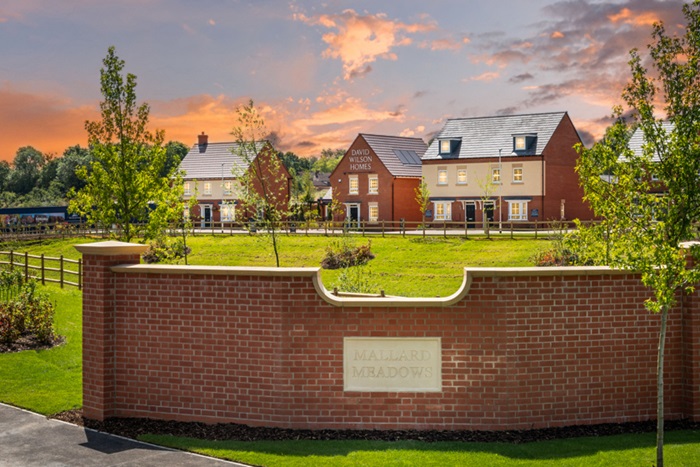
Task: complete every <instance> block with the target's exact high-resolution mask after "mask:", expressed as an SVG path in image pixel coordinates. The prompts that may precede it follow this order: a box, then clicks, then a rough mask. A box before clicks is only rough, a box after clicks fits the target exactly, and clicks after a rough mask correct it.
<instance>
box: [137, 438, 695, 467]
mask: <svg viewBox="0 0 700 467" xmlns="http://www.w3.org/2000/svg"><path fill="white" fill-rule="evenodd" d="M698 435H700V433H698V432H695V431H677V432H669V433H667V434H666V445H665V459H666V462H667V464H668V465H674V466H676V465H677V466H693V465H700V439H699V438H698ZM142 439H143V440H144V441H148V442H152V443H155V444H160V445H163V446H169V447H172V448H176V449H182V450H186V451H193V452H197V453H200V454H204V455H208V456H213V457H218V458H221V459H227V460H231V461H237V462H243V463H246V464H251V465H260V466H265V467H277V466H280V467H281V466H284V467H301V466H314V467H323V466H329V467H330V466H333V467H337V466H357V465H381V466H407V465H415V466H446V465H474V466H508V467H513V466H518V467H520V466H533V467H550V466H551V467H554V466H556V467H584V466H585V467H591V466H601V467H602V466H617V465H619V466H640V467H642V466H643V467H649V466H651V465H653V462H654V460H655V459H656V450H655V434H653V433H647V434H636V435H616V436H605V437H587V438H573V439H564V440H550V441H540V442H534V443H523V444H506V443H460V442H436V443H426V442H420V441H396V442H386V441H258V442H241V441H206V440H198V439H191V438H176V437H171V436H155V435H147V436H143V437H142Z"/></svg>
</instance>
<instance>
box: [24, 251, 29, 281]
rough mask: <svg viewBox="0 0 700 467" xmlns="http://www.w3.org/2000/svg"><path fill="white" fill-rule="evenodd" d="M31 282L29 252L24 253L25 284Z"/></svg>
mask: <svg viewBox="0 0 700 467" xmlns="http://www.w3.org/2000/svg"><path fill="white" fill-rule="evenodd" d="M28 280H29V252H28V251H25V252H24V282H27V281H28Z"/></svg>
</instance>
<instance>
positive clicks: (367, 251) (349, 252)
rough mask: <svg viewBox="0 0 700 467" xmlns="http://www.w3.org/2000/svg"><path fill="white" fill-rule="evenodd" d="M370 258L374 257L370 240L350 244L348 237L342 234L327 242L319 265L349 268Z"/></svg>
mask: <svg viewBox="0 0 700 467" xmlns="http://www.w3.org/2000/svg"><path fill="white" fill-rule="evenodd" d="M371 259H374V254H372V241H371V240H370V241H368V242H367V244H366V245H360V246H352V245H351V244H350V241H349V240H348V237H346V236H343V237H341V238H340V239H339V240H334V241H331V242H330V243H329V244H328V246H327V247H326V255H325V256H324V257H323V260H321V267H322V268H324V269H340V268H349V267H352V266H361V265H363V264H366V263H367V262H369V260H371Z"/></svg>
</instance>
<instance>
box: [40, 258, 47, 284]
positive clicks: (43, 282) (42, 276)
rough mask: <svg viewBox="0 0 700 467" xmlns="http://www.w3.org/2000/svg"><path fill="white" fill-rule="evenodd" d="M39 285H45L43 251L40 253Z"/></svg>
mask: <svg viewBox="0 0 700 467" xmlns="http://www.w3.org/2000/svg"><path fill="white" fill-rule="evenodd" d="M41 285H46V270H45V269H44V253H42V254H41Z"/></svg>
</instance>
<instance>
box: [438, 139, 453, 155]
mask: <svg viewBox="0 0 700 467" xmlns="http://www.w3.org/2000/svg"><path fill="white" fill-rule="evenodd" d="M451 152H452V141H450V140H449V139H441V140H440V154H449V153H451Z"/></svg>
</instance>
